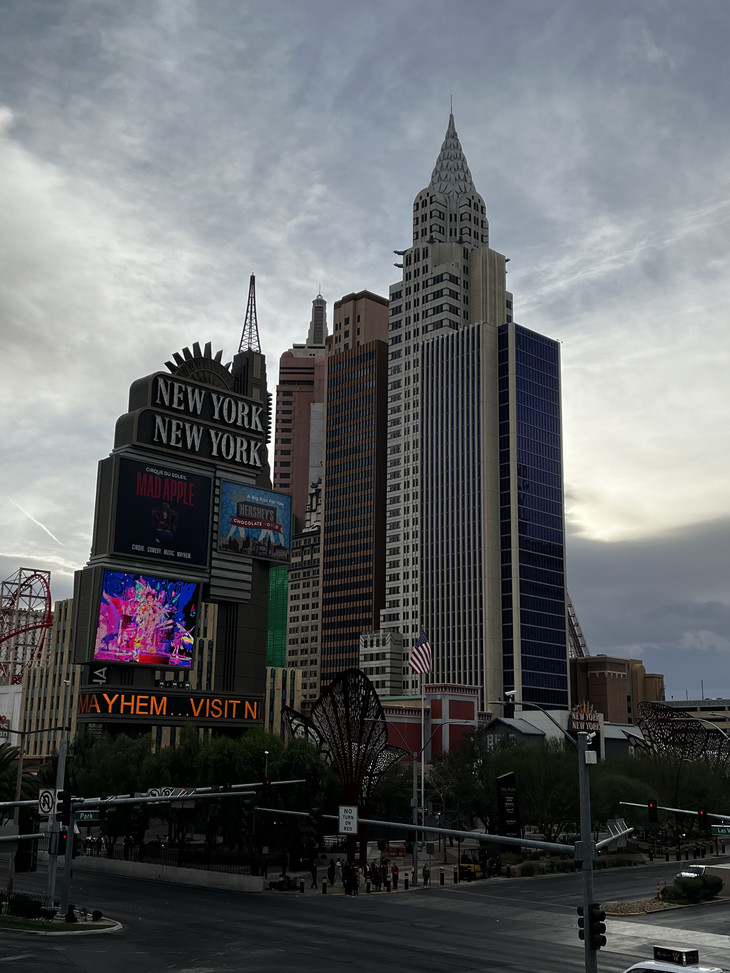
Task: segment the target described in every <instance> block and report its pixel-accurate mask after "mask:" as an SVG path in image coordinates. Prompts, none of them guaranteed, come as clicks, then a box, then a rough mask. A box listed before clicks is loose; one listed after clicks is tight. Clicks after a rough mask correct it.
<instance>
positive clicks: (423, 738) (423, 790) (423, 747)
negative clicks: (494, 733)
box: [418, 673, 426, 841]
mask: <svg viewBox="0 0 730 973" xmlns="http://www.w3.org/2000/svg"><path fill="white" fill-rule="evenodd" d="M424 679H425V674H424V673H421V811H423V813H424V815H425V813H426V803H425V793H426V775H425V770H426V725H425V715H424V714H425V702H426V693H425V690H424V685H423V681H424ZM424 820H425V818H424ZM418 838H419V840H420V841H423V833H421V834H420V835H418Z"/></svg>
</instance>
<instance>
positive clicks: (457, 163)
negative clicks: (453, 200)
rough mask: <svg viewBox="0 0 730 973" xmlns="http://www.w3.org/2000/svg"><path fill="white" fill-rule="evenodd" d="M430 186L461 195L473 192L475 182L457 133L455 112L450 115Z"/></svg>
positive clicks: (439, 190) (436, 190)
mask: <svg viewBox="0 0 730 973" xmlns="http://www.w3.org/2000/svg"><path fill="white" fill-rule="evenodd" d="M430 188H431V189H432V190H434V191H435V192H437V193H444V194H445V195H449V194H451V193H454V194H456V195H457V196H460V195H461V194H462V193H473V192H474V191H475V190H474V183H473V182H472V178H471V172H470V171H469V166H468V164H467V161H466V156H465V155H464V152H463V149H462V148H461V142H460V141H459V136H458V135H457V134H456V126H455V125H454V116H453V114H450V115H449V127H448V128H447V129H446V136H445V138H444V141H443V143H442V145H441V152H440V153H439V157H438V159H437V160H436V165H435V166H434V169H433V172H432V173H431V184H430Z"/></svg>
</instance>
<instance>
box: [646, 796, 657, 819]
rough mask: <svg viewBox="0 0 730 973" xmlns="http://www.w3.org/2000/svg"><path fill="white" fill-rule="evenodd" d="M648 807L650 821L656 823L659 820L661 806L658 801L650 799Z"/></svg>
mask: <svg viewBox="0 0 730 973" xmlns="http://www.w3.org/2000/svg"><path fill="white" fill-rule="evenodd" d="M646 807H647V810H648V812H649V823H650V824H656V823H657V821H658V820H659V808H658V807H657V803H656V801H649V802H648V804H647V805H646Z"/></svg>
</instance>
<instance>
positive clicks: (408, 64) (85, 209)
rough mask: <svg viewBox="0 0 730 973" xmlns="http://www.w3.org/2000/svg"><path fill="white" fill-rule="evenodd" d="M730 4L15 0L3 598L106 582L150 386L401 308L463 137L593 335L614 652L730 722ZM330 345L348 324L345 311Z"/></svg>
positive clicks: (594, 494)
mask: <svg viewBox="0 0 730 973" xmlns="http://www.w3.org/2000/svg"><path fill="white" fill-rule="evenodd" d="M728 50H730V7H729V6H728V4H727V2H726V0H694V2H692V3H688V2H680V0H652V2H650V3H641V4H637V3H636V2H635V0H613V2H612V3H602V4H598V3H585V0H510V2H508V3H505V2H499V3H497V2H493V0H451V2H450V3H449V4H444V3H443V2H441V0H439V2H436V0H369V2H368V3H367V4H363V3H353V2H350V0H337V2H335V0H307V2H302V0H265V2H264V0H260V2H246V0H197V2H196V0H124V2H119V0H0V259H1V266H2V271H1V273H0V328H1V329H2V331H1V333H2V339H3V340H2V350H3V364H4V368H3V380H2V383H1V384H0V396H1V400H2V434H1V435H2V438H1V440H0V442H2V464H1V465H0V494H1V495H2V502H1V503H0V576H1V577H2V578H5V577H8V576H9V575H11V574H13V573H14V572H15V571H17V569H18V568H19V567H21V566H22V567H36V568H43V569H47V570H51V571H52V572H53V593H54V597H55V598H61V597H67V596H69V595H70V594H71V590H72V582H73V572H74V570H76V569H78V568H79V567H81V566H83V564H84V563H85V562H86V560H87V559H88V556H89V548H90V536H91V527H92V516H93V505H94V491H95V483H96V465H97V461H98V460H99V459H100V458H101V457H103V456H105V455H107V454H108V453H109V452H110V450H111V448H112V444H113V436H114V424H115V421H116V419H117V417H118V416H119V415H121V414H122V413H124V412H125V411H126V407H127V393H128V387H129V385H130V383H131V382H132V381H133V380H134V379H135V378H137V377H140V376H142V375H146V374H149V373H151V372H154V371H157V370H158V369H160V368H164V362H165V361H166V360H167V359H168V358H169V357H170V355H171V354H172V352H174V351H177V350H180V349H181V348H182V347H183V346H185V345H189V344H191V343H192V342H193V341H200V342H205V341H207V340H210V341H211V342H212V344H213V349H214V350H217V349H218V348H221V349H223V352H224V360H226V361H228V360H230V358H231V357H232V356H233V354H234V353H235V352H236V351H237V349H238V343H239V341H240V337H241V329H242V323H243V317H244V313H245V309H246V299H247V294H248V281H249V275H250V274H251V273H252V272H253V273H255V274H256V284H257V303H258V322H259V332H260V337H261V344H262V350H263V351H264V353H265V354H266V356H267V362H268V374H269V383H270V387H273V386H274V384H275V382H276V377H277V371H278V358H279V355H280V354H281V352H282V351H284V350H285V349H286V348H288V347H289V346H291V344H292V343H294V342H301V341H304V340H305V338H306V333H307V327H308V323H309V318H310V313H311V302H312V300H313V298H314V297H315V296H316V294H317V292H318V290H319V289H320V288H321V291H322V294H323V296H324V297H325V298H326V299H327V301H328V302H329V304H330V310H331V305H332V303H334V301H335V300H337V299H338V298H340V297H342V296H343V295H344V294H347V293H350V292H351V291H353V290H361V289H368V290H371V291H375V292H376V293H380V294H383V295H387V292H388V286H389V284H391V283H393V282H394V281H395V280H397V279H398V271H397V270H396V269H395V268H394V267H393V262H394V261H395V260H397V259H398V258H397V257H395V256H394V254H393V250H394V249H403V248H405V247H407V246H409V245H410V243H411V206H412V203H413V198H414V196H415V195H416V193H417V192H418V191H419V190H420V189H421V188H423V187H424V186H426V185H427V184H428V181H429V178H430V174H431V169H432V168H433V165H434V163H435V161H436V157H437V155H438V152H439V148H440V145H441V141H442V139H443V137H444V133H445V131H446V127H447V123H448V115H449V107H450V99H451V97H452V96H453V111H454V117H455V121H456V127H457V131H458V133H459V137H460V139H461V144H462V147H463V149H464V152H465V154H466V157H467V160H468V162H469V165H470V168H471V172H472V176H473V178H474V182H475V185H476V187H477V189H478V191H479V192H480V193H481V194H482V195H483V196H484V198H485V200H486V202H487V208H488V216H489V221H490V240H491V244H492V246H493V247H494V248H495V249H497V250H499V251H500V252H502V253H504V254H506V255H507V256H508V257H510V263H509V278H508V283H509V286H510V287H511V289H512V291H513V293H514V307H515V319H516V320H517V321H518V322H519V323H520V324H522V325H525V326H526V327H528V328H532V329H534V330H536V331H540V332H542V333H544V334H546V335H548V336H550V337H553V338H557V339H559V340H560V341H561V342H562V355H563V409H564V438H565V478H566V513H567V521H568V527H569V560H568V575H569V588H570V592H571V595H572V598H573V601H574V603H575V607H576V609H577V612H578V615H579V618H580V620H581V623H582V626H583V629H584V632H585V635H586V638H587V640H588V643H589V646H590V649H591V652H592V654H597V653H609V654H616V655H622V656H630V657H634V658H641V659H642V660H643V661H644V664H645V665H646V667H647V670H648V671H650V672H662V673H664V674H665V676H666V685H667V696H668V697H673V698H679V699H684V698H685V697H686V696H689V698H696V697H698V696H700V694H701V693H702V692H704V695H705V696H725V697H730V667H729V663H730V607H729V605H730V601H729V595H728V581H729V571H728V562H729V561H730V556H729V554H728V552H729V551H730V489H729V488H730V449H729V446H730V402H729V397H728V374H729V369H728V359H729V358H730V328H729V325H730V250H729V248H728V242H729V236H730V234H729V228H730V125H728V109H727V104H728V90H729V89H730V67H729V64H730V59H728V53H727V52H728ZM330 320H331V313H330Z"/></svg>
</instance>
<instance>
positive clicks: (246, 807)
mask: <svg viewBox="0 0 730 973" xmlns="http://www.w3.org/2000/svg"><path fill="white" fill-rule="evenodd" d="M241 826H242V827H243V832H244V834H248V835H252V834H254V832H255V830H256V812H255V810H254V802H253V801H244V802H243V806H242V807H241Z"/></svg>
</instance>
